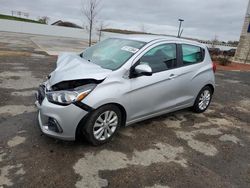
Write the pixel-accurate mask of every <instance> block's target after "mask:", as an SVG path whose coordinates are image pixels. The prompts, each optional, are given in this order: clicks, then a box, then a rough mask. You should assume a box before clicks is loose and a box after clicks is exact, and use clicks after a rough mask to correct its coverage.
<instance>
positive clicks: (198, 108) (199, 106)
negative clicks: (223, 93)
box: [193, 86, 213, 113]
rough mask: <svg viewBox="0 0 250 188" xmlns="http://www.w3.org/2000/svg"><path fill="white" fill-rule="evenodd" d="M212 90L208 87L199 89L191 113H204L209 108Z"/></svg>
mask: <svg viewBox="0 0 250 188" xmlns="http://www.w3.org/2000/svg"><path fill="white" fill-rule="evenodd" d="M212 95H213V92H212V89H211V87H209V86H205V87H204V88H202V89H201V91H200V92H199V94H198V96H197V97H196V99H195V102H194V105H193V111H194V112H196V113H202V112H204V111H206V109H207V108H208V107H209V105H210V102H211V100H212ZM202 101H203V102H202Z"/></svg>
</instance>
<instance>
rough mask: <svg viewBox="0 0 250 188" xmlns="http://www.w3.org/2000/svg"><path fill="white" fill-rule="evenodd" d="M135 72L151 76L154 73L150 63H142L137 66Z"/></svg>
mask: <svg viewBox="0 0 250 188" xmlns="http://www.w3.org/2000/svg"><path fill="white" fill-rule="evenodd" d="M135 72H136V73H137V74H138V75H144V76H151V75H152V74H153V72H152V68H151V67H150V66H149V65H148V64H140V65H137V66H136V67H135Z"/></svg>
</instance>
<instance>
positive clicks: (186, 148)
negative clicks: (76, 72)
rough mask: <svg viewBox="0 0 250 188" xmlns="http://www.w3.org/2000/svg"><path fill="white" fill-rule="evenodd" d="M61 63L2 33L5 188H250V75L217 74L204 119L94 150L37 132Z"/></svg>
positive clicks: (167, 119) (157, 126)
mask: <svg viewBox="0 0 250 188" xmlns="http://www.w3.org/2000/svg"><path fill="white" fill-rule="evenodd" d="M45 38H46V37H45ZM47 41H48V43H49V41H50V40H49V39H47ZM56 41H57V40H56V39H55V40H53V45H54V47H55V48H56V47H57V46H56V44H57V43H56ZM63 41H64V39H60V43H59V44H60V46H59V47H61V48H62V44H63ZM68 41H69V39H65V43H67V45H68ZM71 42H72V44H74V43H75V41H74V40H71ZM47 46H49V45H47ZM68 46H69V45H68ZM59 47H58V48H59ZM57 50H58V49H57ZM52 51H53V50H52ZM55 61H56V58H55V56H49V55H47V54H46V53H45V52H43V51H42V49H41V48H40V47H39V44H36V42H34V40H32V37H31V36H29V35H20V34H8V33H0V96H1V98H0V188H2V187H101V186H103V187H105V186H108V187H135V188H139V187H159V188H161V187H171V188H174V187H192V188H195V187H197V188H200V187H209V188H210V187H227V188H228V187H250V147H249V145H250V72H230V71H228V72H225V71H218V72H217V74H216V79H217V88H216V92H215V95H214V98H213V101H212V104H211V106H210V108H209V110H207V112H206V113H204V114H194V113H192V112H191V111H190V110H188V109H186V110H182V111H178V112H175V113H171V114H167V115H164V116H161V117H157V118H154V119H151V120H148V121H144V122H141V123H138V124H135V125H133V126H130V127H126V128H122V129H120V131H119V133H118V135H117V136H116V137H115V138H114V139H113V141H112V142H111V143H109V144H106V145H103V146H101V147H92V146H90V145H89V144H87V143H85V142H64V141H59V140H55V139H52V138H49V137H47V136H44V135H42V134H41V132H40V131H39V128H38V124H37V110H36V108H35V106H34V101H35V99H34V92H35V90H36V87H37V86H38V84H39V83H40V82H42V81H43V80H44V78H45V76H46V75H47V74H48V73H49V72H50V71H52V70H53V68H54V67H55Z"/></svg>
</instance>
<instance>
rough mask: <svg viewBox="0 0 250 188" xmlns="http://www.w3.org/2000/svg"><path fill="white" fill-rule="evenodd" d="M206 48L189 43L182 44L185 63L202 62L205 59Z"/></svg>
mask: <svg viewBox="0 0 250 188" xmlns="http://www.w3.org/2000/svg"><path fill="white" fill-rule="evenodd" d="M203 54H204V49H202V48H200V47H198V46H194V45H189V44H182V61H183V65H192V64H195V63H200V62H202V61H203V59H204V55H203Z"/></svg>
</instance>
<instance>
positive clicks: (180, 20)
mask: <svg viewBox="0 0 250 188" xmlns="http://www.w3.org/2000/svg"><path fill="white" fill-rule="evenodd" d="M183 21H184V20H183V19H179V29H178V34H177V37H178V38H180V37H181V34H182V32H183V29H182V30H181V25H182V22H183Z"/></svg>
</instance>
